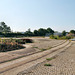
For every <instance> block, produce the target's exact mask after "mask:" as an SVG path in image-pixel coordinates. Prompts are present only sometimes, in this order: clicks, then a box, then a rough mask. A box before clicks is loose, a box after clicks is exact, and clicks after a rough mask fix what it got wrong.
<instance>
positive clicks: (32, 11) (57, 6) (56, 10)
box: [0, 0, 75, 32]
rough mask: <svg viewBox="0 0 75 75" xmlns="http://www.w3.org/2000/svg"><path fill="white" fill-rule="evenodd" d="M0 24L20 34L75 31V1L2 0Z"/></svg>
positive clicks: (0, 1)
mask: <svg viewBox="0 0 75 75" xmlns="http://www.w3.org/2000/svg"><path fill="white" fill-rule="evenodd" d="M0 22H5V23H6V25H8V26H10V27H11V29H12V31H19V32H25V31H27V30H28V29H29V28H30V29H31V31H33V30H35V29H39V28H45V29H46V28H48V27H50V28H52V29H53V30H55V31H59V32H62V31H63V30H66V31H70V30H75V0H0Z"/></svg>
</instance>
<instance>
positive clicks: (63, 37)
mask: <svg viewBox="0 0 75 75" xmlns="http://www.w3.org/2000/svg"><path fill="white" fill-rule="evenodd" d="M72 38H73V36H54V35H51V36H50V39H58V40H66V39H67V40H68V39H72Z"/></svg>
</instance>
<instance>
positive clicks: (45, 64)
mask: <svg viewBox="0 0 75 75" xmlns="http://www.w3.org/2000/svg"><path fill="white" fill-rule="evenodd" d="M44 66H52V65H51V64H44Z"/></svg>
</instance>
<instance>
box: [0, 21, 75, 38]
mask: <svg viewBox="0 0 75 75" xmlns="http://www.w3.org/2000/svg"><path fill="white" fill-rule="evenodd" d="M54 32H55V31H54V30H52V29H51V28H47V29H44V28H40V29H38V30H34V31H33V32H31V30H30V29H28V30H27V31H26V32H24V33H22V32H17V33H16V32H12V31H11V28H10V27H9V26H8V25H6V24H5V22H1V23H0V36H4V37H20V36H21V37H23V36H45V35H46V34H48V33H49V34H50V35H53V34H54ZM66 33H67V32H66V31H63V32H62V34H63V36H65V35H66ZM69 33H72V34H75V30H71V31H70V32H69Z"/></svg>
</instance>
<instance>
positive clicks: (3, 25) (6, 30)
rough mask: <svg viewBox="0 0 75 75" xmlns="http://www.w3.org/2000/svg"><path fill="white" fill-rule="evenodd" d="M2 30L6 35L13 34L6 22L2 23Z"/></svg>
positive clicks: (0, 28)
mask: <svg viewBox="0 0 75 75" xmlns="http://www.w3.org/2000/svg"><path fill="white" fill-rule="evenodd" d="M0 30H1V32H4V33H7V32H11V28H10V27H9V26H7V25H6V24H5V23H4V22H1V26H0Z"/></svg>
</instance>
